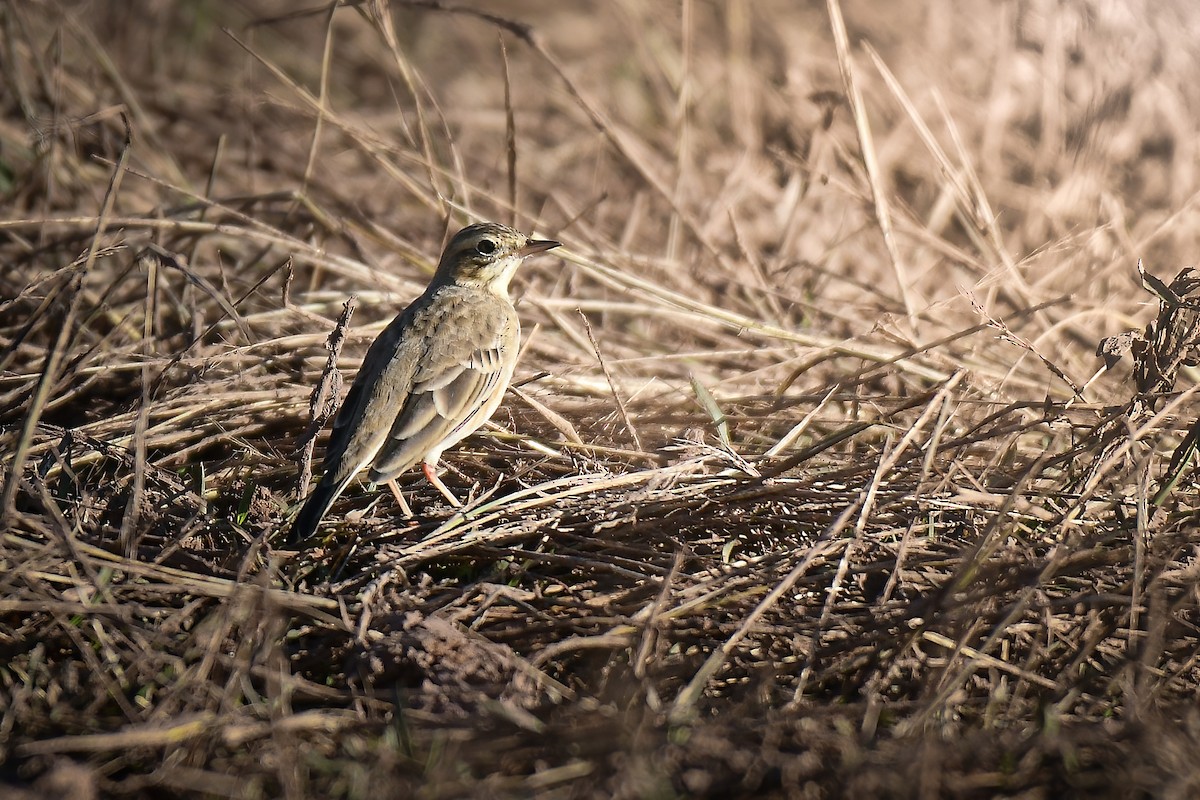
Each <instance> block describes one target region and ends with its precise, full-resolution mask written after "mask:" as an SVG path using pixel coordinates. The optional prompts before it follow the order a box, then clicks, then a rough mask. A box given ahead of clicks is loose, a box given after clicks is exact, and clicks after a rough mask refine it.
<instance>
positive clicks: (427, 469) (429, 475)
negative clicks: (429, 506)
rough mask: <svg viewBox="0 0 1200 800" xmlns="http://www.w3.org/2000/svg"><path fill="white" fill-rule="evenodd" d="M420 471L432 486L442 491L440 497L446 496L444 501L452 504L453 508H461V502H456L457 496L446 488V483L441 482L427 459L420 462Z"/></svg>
mask: <svg viewBox="0 0 1200 800" xmlns="http://www.w3.org/2000/svg"><path fill="white" fill-rule="evenodd" d="M421 471H422V472H424V473H425V480H427V481H429V482H430V483H432V484H433V485H434V488H436V489H437V490H438V491H439V492H441V493H442V497H444V498H446V501H447V502H449V503H450V505H452V506H454V507H455V508H462V503H460V502H458V498H457V497H455V496H454V493H453V492H451V491H450V490H449V489H447V488H446V484H444V483H442V479H441V478H439V477H438V476H437V472H436V471H435V470H434V468H433V465H432V464H430V463H429V462H428V461H426V462H424V463H422V464H421Z"/></svg>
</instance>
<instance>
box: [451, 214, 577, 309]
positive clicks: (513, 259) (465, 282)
mask: <svg viewBox="0 0 1200 800" xmlns="http://www.w3.org/2000/svg"><path fill="white" fill-rule="evenodd" d="M560 244H561V243H560V242H555V241H552V240H549V239H530V238H529V237H528V236H526V235H525V234H523V233H521V232H520V231H515V230H513V229H512V228H509V227H507V226H505V225H499V224H497V223H495V222H481V223H479V224H478V225H468V226H467V227H465V228H463V229H462V230H461V231H459V232H458V233H456V234H454V238H453V239H451V240H450V244H448V245H446V251H445V252H444V253H442V260H441V263H439V264H438V269H437V278H438V279H440V281H439V282H444V283H454V284H456V285H458V286H478V287H481V288H484V289H487V290H489V291H492V292H496V293H497V294H506V293H507V292H508V282H509V280H510V279H511V278H512V276H513V273H514V272H516V271H517V267H519V266H520V265H521V262H522V261H523V260H525V258H527V257H529V256H531V255H534V254H535V253H541V252H544V251H546V250H549V249H551V248H554V247H559V246H560Z"/></svg>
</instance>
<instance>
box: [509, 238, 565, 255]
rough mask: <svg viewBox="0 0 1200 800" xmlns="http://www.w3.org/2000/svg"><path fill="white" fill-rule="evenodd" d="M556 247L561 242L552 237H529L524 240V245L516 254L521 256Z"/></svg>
mask: <svg viewBox="0 0 1200 800" xmlns="http://www.w3.org/2000/svg"><path fill="white" fill-rule="evenodd" d="M556 247H562V242H556V241H554V240H553V239H530V240H528V241H526V242H525V246H524V247H522V248H521V249H520V250H518V251H517V255H519V256H520V257H521V258H525V256H531V255H534V254H535V253H544V252H546V251H547V250H553V249H554V248H556Z"/></svg>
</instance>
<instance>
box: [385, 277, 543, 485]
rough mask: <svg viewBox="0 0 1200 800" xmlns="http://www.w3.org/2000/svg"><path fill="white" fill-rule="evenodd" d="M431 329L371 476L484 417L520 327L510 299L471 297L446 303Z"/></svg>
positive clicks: (508, 372)
mask: <svg viewBox="0 0 1200 800" xmlns="http://www.w3.org/2000/svg"><path fill="white" fill-rule="evenodd" d="M434 327H436V330H437V333H436V334H434V335H429V336H426V337H425V341H426V347H425V348H424V350H423V351H422V352H421V354H420V356H419V358H418V359H417V361H416V364H415V367H414V369H413V371H412V382H411V385H410V387H409V389H408V396H407V398H405V399H404V402H403V406H402V408H401V409H400V411H399V414H397V416H396V418H395V421H394V422H393V423H392V425H391V430H390V432H389V434H388V437H387V439H386V440H385V441H384V442H383V445H382V446H381V447H380V449H379V451H378V453H376V455H375V459H374V462H373V463H372V468H371V479H372V480H374V481H386V480H390V479H392V478H394V477H395V476H396V475H399V474H400V473H401V472H403V471H404V470H406V469H408V468H409V467H411V466H412V465H413V464H415V463H417V462H418V461H420V460H422V459H423V458H425V457H426V455H428V454H429V453H430V451H435V452H437V453H440V452H441V450H442V449H444V448H445V447H447V446H449V445H452V444H454V443H455V442H457V441H459V440H460V439H462V438H464V437H465V436H467V435H468V434H470V433H471V432H472V431H474V430H475V429H476V428H478V427H479V426H480V425H482V424H483V423H484V422H486V421H487V418H486V416H485V414H484V413H483V411H484V410H485V408H486V406H487V405H488V401H489V400H490V399H492V398H493V397H494V396H496V395H497V394H498V393H501V392H503V391H504V389H505V387H506V386H507V384H508V380H509V378H510V377H511V376H512V369H513V359H514V357H515V348H516V346H517V338H518V335H519V329H518V327H517V323H516V315H515V312H513V310H512V306H511V304H509V303H508V302H507V301H504V300H502V299H500V298H492V297H488V298H485V299H484V300H482V301H481V300H480V299H479V298H478V297H476V298H474V299H473V300H472V301H470V302H454V303H446V304H445V305H444V306H443V307H442V308H441V313H439V314H438V315H437V320H436V324H435V326H434ZM487 410H488V411H489V413H490V409H487Z"/></svg>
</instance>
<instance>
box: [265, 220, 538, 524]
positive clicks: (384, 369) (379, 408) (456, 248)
mask: <svg viewBox="0 0 1200 800" xmlns="http://www.w3.org/2000/svg"><path fill="white" fill-rule="evenodd" d="M561 246H562V244H561V242H556V241H554V240H551V239H532V238H530V237H528V236H526V235H524V234H523V233H520V232H519V231H516V230H513V229H512V228H509V227H507V226H505V225H500V224H497V223H494V222H483V223H478V224H475V225H469V226H467V227H465V228H463V229H462V230H460V231H459V232H458V233H457V234H455V235H454V237H453V238H452V239H451V240H450V242H449V244H447V245H446V249H445V251H444V252H443V253H442V257H441V259H440V260H439V262H438V266H437V270H436V271H435V272H434V275H433V278H432V279H431V280H430V282H429V286H428V287H426V289H425V291H424V293H422V294H421V296H420V297H418V298H417V299H416V300H414V301H413V302H412V303H411V304H410V305H409V306H408V307H407V308H406V309H404V311H402V312H401V313H400V314H398V315H397V316H396V318H395V319H394V320H392V322H391V323H390V324H389V325H388V326H387V328H385V329H384V330H383V332H382V333H380V335H379V337H378V338H377V339H375V341H374V342H373V343H372V344H371V347H370V348H369V349H368V350H367V354H366V356H365V357H364V358H363V362H362V366H361V367H360V368H359V370H358V374H357V375H356V376H355V378H354V383H353V384H352V385H351V387H350V391H349V392H348V393H347V395H346V399H345V401H344V402H343V403H342V404H341V407H340V408H339V409H338V412H337V415H336V416H335V417H334V420H333V427H332V430H331V433H330V436H329V444H328V446H327V447H326V450H325V458H324V462H323V466H322V471H323V474H322V476H321V479H320V481H319V482H318V483H317V485H316V487H314V488H313V490H312V491H311V492H310V493H309V495H308V497H307V498H306V499H305V501H304V505H303V506H301V507H300V510H299V512H298V513H297V514H296V516H295V518H294V520H293V522H292V524H291V527H290V529H289V531H288V535H287V537H286V541H288V542H289V543H295V542H300V541H304V540H306V539H309V538H310V537H312V536H313V535H314V534H315V533H316V531H317V527H318V526H319V525H320V523H321V520H322V519H324V517H325V514H326V513H328V511H329V508H330V506H331V505H333V502H334V501H335V500H337V498H338V497H339V496H340V495H341V494H342V492H343V491H345V489H346V486H347V485H348V484H349V483H350V481H351V479H352V478H353V477H354V476H355V475H356V474H358V473H359V472H360V471H361V470H363V469H364V468H369V470H368V477H369V479H370V481H371V482H372V483H374V484H382V483H386V484H387V485H388V486H389V487H390V488H391V490H392V492H393V494H395V495H396V498H397V500H399V501H401V503H402V504H403V497H402V496H401V495H400V491H399V488H398V487H397V485H396V483H395V479H396V478H397V477H398V476H399V475H400V474H401V473H403V472H404V471H405V470H407V469H409V468H410V467H412V466H414V465H415V464H417V463H418V462H421V465H422V470H423V471H424V473H425V477H426V478H427V479H428V480H429V482H430V483H432V484H433V485H434V486H435V487H436V488H437V489H438V491H440V492H441V493H442V495H444V496H445V497H446V498H447V500H448V501H450V503H451V505H453V506H458V505H459V503H458V500H457V498H455V497H454V494H453V493H452V492H450V490H449V489H447V488H446V486H445V484H443V483H442V482H441V480H440V479H439V478H438V476H437V472H436V467H437V463H438V459H439V458H440V457H441V455H442V453H443V452H444V451H446V450H447V449H449V448H450V447H453V446H454V445H455V444H457V443H458V442H460V441H462V440H463V439H465V438H466V437H467V436H469V435H470V434H471V433H473V432H474V431H476V430H477V429H478V428H479V427H480V426H481V425H483V424H484V423H485V422H487V420H488V419H489V418H490V417H491V416H492V414H493V413H495V411H496V408H497V407H498V406H499V405H500V401H501V399H502V398H503V396H504V392H505V390H506V389H507V388H508V383H509V381H510V380H511V379H512V374H513V369H514V367H515V366H516V362H517V347H518V343H519V341H520V336H521V323H520V319H519V318H518V317H517V311H516V309H515V308H514V307H513V304H512V300H511V299H510V298H509V294H508V284H509V281H510V280H511V279H512V277H513V274H514V273H515V272H516V271H517V267H519V266H520V265H521V262H522V261H524V260H525V259H526V258H528V257H529V256H532V255H535V254H537V253H543V252H545V251H547V250H551V249H553V248H555V247H561Z"/></svg>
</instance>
